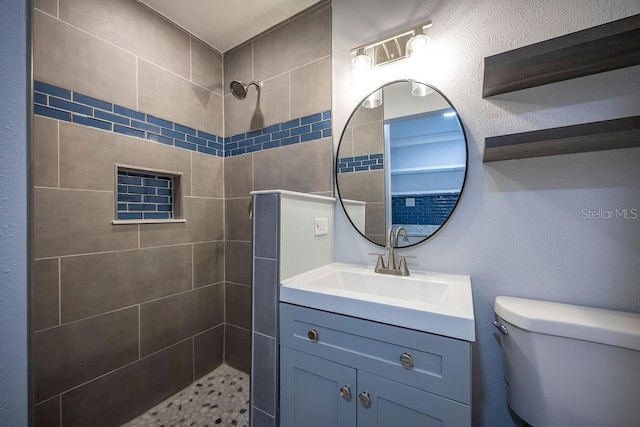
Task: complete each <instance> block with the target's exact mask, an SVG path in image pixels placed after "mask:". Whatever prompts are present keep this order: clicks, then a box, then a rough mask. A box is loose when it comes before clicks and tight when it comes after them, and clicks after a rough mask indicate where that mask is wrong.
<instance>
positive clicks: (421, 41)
mask: <svg viewBox="0 0 640 427" xmlns="http://www.w3.org/2000/svg"><path fill="white" fill-rule="evenodd" d="M430 42H431V39H430V38H429V37H427V36H426V35H424V34H416V35H415V36H413V37H411V38H410V39H409V41H408V42H407V56H408V57H411V56H414V55H423V54H424V53H426V52H427V49H428V48H429V44H430Z"/></svg>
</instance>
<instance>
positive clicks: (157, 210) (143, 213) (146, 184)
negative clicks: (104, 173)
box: [117, 169, 173, 220]
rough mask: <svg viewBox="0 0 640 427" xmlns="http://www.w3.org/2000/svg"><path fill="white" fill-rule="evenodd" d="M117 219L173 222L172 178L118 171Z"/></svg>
mask: <svg viewBox="0 0 640 427" xmlns="http://www.w3.org/2000/svg"><path fill="white" fill-rule="evenodd" d="M117 218H118V219H119V220H127V219H172V218H173V177H171V176H166V175H156V174H154V173H143V172H133V171H128V170H122V169H118V206H117Z"/></svg>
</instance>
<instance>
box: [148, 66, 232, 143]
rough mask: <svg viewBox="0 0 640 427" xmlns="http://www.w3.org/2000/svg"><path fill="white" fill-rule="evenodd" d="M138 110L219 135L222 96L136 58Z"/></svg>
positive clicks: (221, 131) (220, 134)
mask: <svg viewBox="0 0 640 427" xmlns="http://www.w3.org/2000/svg"><path fill="white" fill-rule="evenodd" d="M138 85H139V86H138V102H139V110H141V111H144V112H146V113H150V114H153V115H154V116H157V117H160V118H163V119H166V120H171V121H174V122H177V123H180V124H183V125H187V126H191V127H194V128H196V129H200V130H204V131H206V132H209V133H213V134H215V135H217V136H222V134H223V129H222V96H220V95H218V94H216V93H214V92H211V91H210V90H207V89H205V88H203V87H202V86H198V85H195V84H193V83H191V82H189V81H188V80H185V79H183V78H180V77H178V76H176V75H175V74H173V73H171V72H169V71H166V70H163V69H162V68H160V67H157V66H156V65H153V64H152V63H150V62H147V61H145V60H142V59H138Z"/></svg>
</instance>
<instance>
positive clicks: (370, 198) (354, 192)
mask: <svg viewBox="0 0 640 427" xmlns="http://www.w3.org/2000/svg"><path fill="white" fill-rule="evenodd" d="M337 181H338V190H339V191H340V197H342V198H345V199H352V200H361V201H363V202H373V203H384V171H382V170H374V171H363V172H353V173H341V174H338V179H337Z"/></svg>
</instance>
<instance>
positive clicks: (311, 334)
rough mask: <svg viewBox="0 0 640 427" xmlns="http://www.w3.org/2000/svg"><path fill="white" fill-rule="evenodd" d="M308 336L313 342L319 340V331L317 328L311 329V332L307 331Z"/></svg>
mask: <svg viewBox="0 0 640 427" xmlns="http://www.w3.org/2000/svg"><path fill="white" fill-rule="evenodd" d="M307 337H309V339H310V340H311V342H318V340H319V339H320V336H319V335H318V331H316V330H315V329H309V332H307Z"/></svg>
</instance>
